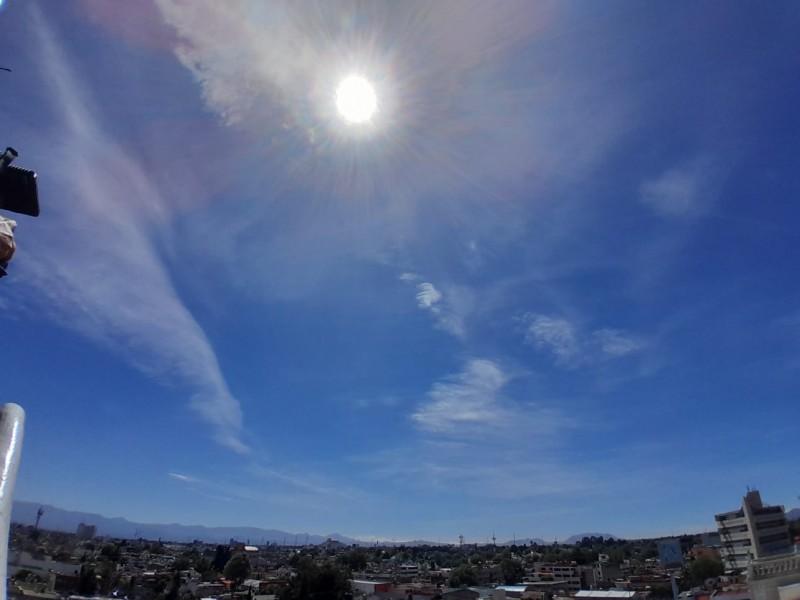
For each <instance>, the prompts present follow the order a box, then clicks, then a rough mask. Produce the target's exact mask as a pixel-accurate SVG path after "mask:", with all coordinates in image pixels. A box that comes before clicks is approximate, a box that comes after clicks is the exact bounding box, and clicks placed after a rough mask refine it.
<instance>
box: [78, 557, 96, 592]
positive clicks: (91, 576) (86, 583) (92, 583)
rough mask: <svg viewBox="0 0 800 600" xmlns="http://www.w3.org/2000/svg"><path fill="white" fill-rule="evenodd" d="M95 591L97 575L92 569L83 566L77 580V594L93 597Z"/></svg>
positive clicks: (85, 565) (88, 566)
mask: <svg viewBox="0 0 800 600" xmlns="http://www.w3.org/2000/svg"><path fill="white" fill-rule="evenodd" d="M96 590H97V574H96V573H95V571H94V567H92V566H90V565H87V564H84V565H83V566H82V567H81V574H80V577H79V578H78V593H79V594H80V595H81V596H94V593H95V591H96Z"/></svg>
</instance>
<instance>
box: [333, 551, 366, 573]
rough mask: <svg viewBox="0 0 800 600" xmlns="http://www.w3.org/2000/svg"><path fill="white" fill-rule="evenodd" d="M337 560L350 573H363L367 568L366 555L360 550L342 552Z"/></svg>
mask: <svg viewBox="0 0 800 600" xmlns="http://www.w3.org/2000/svg"><path fill="white" fill-rule="evenodd" d="M337 560H338V561H339V562H340V563H341V564H342V565H344V566H346V567H348V568H349V569H350V570H352V571H363V570H364V569H366V568H367V555H366V553H365V552H364V551H363V550H362V549H361V548H353V549H352V550H348V551H347V552H343V553H342V554H341V555H339V558H338V559H337Z"/></svg>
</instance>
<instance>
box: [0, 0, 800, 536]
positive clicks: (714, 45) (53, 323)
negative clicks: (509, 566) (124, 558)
mask: <svg viewBox="0 0 800 600" xmlns="http://www.w3.org/2000/svg"><path fill="white" fill-rule="evenodd" d="M799 25H800V5H798V4H796V3H791V2H775V3H770V4H769V5H766V6H765V5H758V4H756V3H746V2H743V3H739V4H736V5H733V6H731V5H725V6H724V7H723V6H722V5H721V4H717V3H707V4H705V3H704V4H699V5H698V4H695V3H690V2H678V3H673V4H671V5H669V6H664V5H658V4H640V3H635V2H624V1H619V2H614V3H608V4H604V5H602V6H601V5H594V4H590V3H582V2H564V3H536V4H530V3H524V2H518V3H517V2H504V3H498V4H489V3H484V2H474V3H463V2H455V3H447V2H442V3H435V4H431V3H423V2H419V3H418V2H407V3H403V4H383V3H374V4H373V3H361V2H330V3H329V2H324V3H316V2H309V3H304V4H295V3H290V2H286V3H284V2H274V3H269V4H266V3H262V2H259V1H256V0H253V1H248V0H239V1H236V2H230V3H220V2H211V1H208V2H193V3H181V2H175V1H172V0H153V1H142V2H136V3H124V4H120V3H108V2H104V1H102V0H76V1H75V2H72V3H58V4H55V3H47V2H39V1H27V2H21V1H14V0H10V1H8V2H5V3H2V4H1V5H0V31H1V32H2V35H1V36H0V66H3V67H7V68H9V69H11V71H10V72H2V73H0V90H1V91H2V94H3V99H4V101H3V103H2V105H0V115H1V117H0V119H1V121H0V122H2V140H0V142H2V143H5V144H6V145H8V146H13V147H15V148H16V149H17V150H18V151H19V154H20V157H19V159H18V163H19V165H20V166H24V167H26V168H29V169H34V170H35V171H37V173H38V184H39V191H40V198H41V200H40V204H41V209H42V214H41V216H40V217H39V218H38V219H30V218H26V217H23V216H19V217H15V218H16V220H17V222H18V228H17V230H16V237H17V244H18V250H17V254H16V255H15V257H14V260H13V261H11V263H10V264H9V267H8V273H9V275H8V277H5V278H4V279H3V280H2V281H0V307H2V312H0V322H1V324H0V327H1V328H2V329H0V330H2V332H3V339H4V342H5V350H6V351H5V352H4V372H3V378H2V380H3V392H4V394H3V399H4V401H13V402H16V403H18V404H20V405H21V406H23V408H24V409H25V410H26V412H27V423H26V433H25V436H26V437H25V442H24V449H23V453H22V463H21V467H20V471H19V476H18V481H17V489H16V496H15V497H16V498H17V499H19V500H27V501H33V502H43V503H47V504H53V505H56V506H60V507H63V508H65V509H71V510H83V511H87V512H96V513H100V514H106V515H109V516H124V517H125V518H127V519H130V520H132V521H140V522H141V521H146V520H147V519H149V520H151V521H155V522H164V523H170V522H182V523H184V522H187V521H188V522H189V523H190V524H192V523H198V524H204V525H208V526H221V525H238V524H242V523H243V522H244V523H249V524H252V525H254V526H259V527H264V528H275V529H282V530H286V531H292V530H294V531H298V530H304V529H305V530H310V531H319V532H321V533H326V532H333V531H336V532H338V533H341V534H342V535H347V536H349V537H353V538H357V539H365V540H369V539H389V540H391V539H401V538H404V539H426V538H427V539H430V538H432V539H433V541H435V540H436V539H437V538H440V539H441V538H446V539H448V540H451V539H452V536H453V535H455V536H456V537H457V536H458V535H459V534H463V535H465V536H466V537H467V538H473V539H481V538H483V537H484V536H485V535H486V534H487V533H489V534H490V535H491V534H492V533H493V534H496V535H497V537H498V538H500V537H501V536H502V537H503V538H509V539H510V538H511V537H512V535H517V536H524V537H541V538H542V539H545V540H549V539H557V538H558V537H559V536H566V535H570V534H571V533H570V532H580V531H608V532H611V533H613V534H614V535H618V536H620V537H621V538H628V539H633V538H644V537H647V538H651V537H653V538H654V537H662V536H667V535H670V534H671V532H672V533H674V534H677V533H683V532H685V531H711V530H713V529H714V515H715V514H717V513H719V512H720V511H724V510H728V509H730V508H733V507H735V506H737V504H738V502H739V499H740V498H741V497H742V496H743V495H744V493H745V491H746V487H747V486H756V487H758V488H759V489H760V490H761V491H762V494H763V498H764V501H765V502H767V503H770V504H775V505H785V506H786V507H787V508H790V507H792V506H795V505H796V504H797V503H796V499H797V496H798V494H800V489H798V486H797V485H796V481H798V474H800V473H798V471H800V469H799V468H798V466H797V464H796V461H793V460H792V456H793V454H794V453H793V449H794V446H795V445H794V444H793V442H792V441H791V440H792V439H794V438H795V434H796V427H795V426H794V424H795V422H796V421H797V418H798V416H800V407H798V402H797V392H796V390H797V389H798V384H800V310H799V309H798V302H799V301H800V280H799V279H798V277H797V267H796V263H797V258H796V257H797V246H798V245H797V240H796V238H797V223H798V222H800V208H799V207H798V203H797V198H798V195H800V170H798V169H797V166H796V165H797V142H796V140H797V139H800V117H799V116H798V114H797V110H796V107H797V106H798V104H800V81H798V78H797V76H796V74H797V73H798V72H800V39H798V37H797V36H796V31H797V29H798V26H799ZM353 77H356V78H358V79H357V80H356V81H358V82H361V81H362V78H363V81H366V82H369V85H370V86H372V87H371V88H369V89H370V93H372V92H373V91H374V98H372V97H370V98H369V102H367V107H368V108H369V110H368V111H367V112H361V113H358V112H357V113H356V116H355V117H354V118H350V117H347V118H342V115H340V114H339V111H337V102H338V100H337V96H336V95H337V89H341V84H342V83H343V82H345V81H348V80H349V81H353V79H352V78H353ZM348 78H350V79H348ZM359 85H360V86H361V88H363V85H361V84H359ZM357 87H359V86H357ZM373 101H374V106H373ZM362 108H363V107H362ZM338 109H339V110H341V106H338ZM373 109H374V111H375V112H374V114H373V113H372V112H371V111H372V110H373ZM15 164H16V163H15ZM6 216H10V215H6Z"/></svg>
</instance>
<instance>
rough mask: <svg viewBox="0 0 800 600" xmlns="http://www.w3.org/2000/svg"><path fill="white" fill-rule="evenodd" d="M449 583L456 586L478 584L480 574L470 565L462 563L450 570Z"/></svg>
mask: <svg viewBox="0 0 800 600" xmlns="http://www.w3.org/2000/svg"><path fill="white" fill-rule="evenodd" d="M448 584H449V585H450V587H454V588H459V587H469V586H471V585H478V576H477V575H476V574H475V571H474V569H473V568H472V567H471V566H470V565H466V564H461V565H458V566H457V567H455V568H454V569H453V570H452V571H450V579H448Z"/></svg>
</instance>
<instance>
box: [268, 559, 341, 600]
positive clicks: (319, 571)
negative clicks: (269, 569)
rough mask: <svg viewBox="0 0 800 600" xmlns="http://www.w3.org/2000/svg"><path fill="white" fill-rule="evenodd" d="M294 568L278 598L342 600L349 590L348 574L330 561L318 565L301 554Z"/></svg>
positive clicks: (286, 599) (284, 599)
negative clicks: (292, 574)
mask: <svg viewBox="0 0 800 600" xmlns="http://www.w3.org/2000/svg"><path fill="white" fill-rule="evenodd" d="M294 569H295V574H294V576H293V577H292V579H291V581H290V582H289V585H288V586H286V587H285V588H284V589H283V590H281V592H280V594H279V595H278V599H279V600H344V597H345V594H347V593H348V592H350V580H349V578H348V574H347V573H346V572H345V571H343V570H342V569H340V568H337V567H336V566H335V565H334V564H332V563H325V564H323V565H322V566H319V565H317V563H316V562H314V560H313V559H312V558H311V557H308V556H301V557H300V558H299V559H297V560H296V561H295V562H294Z"/></svg>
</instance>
